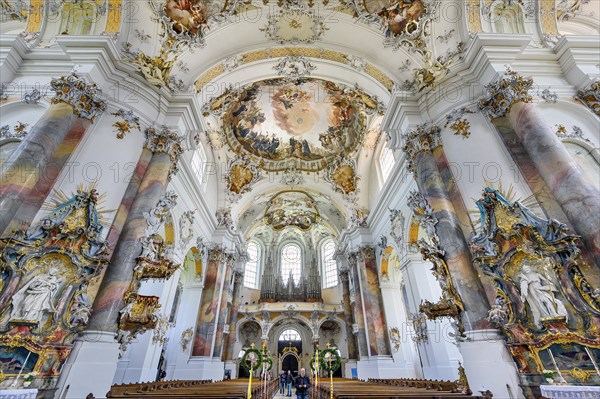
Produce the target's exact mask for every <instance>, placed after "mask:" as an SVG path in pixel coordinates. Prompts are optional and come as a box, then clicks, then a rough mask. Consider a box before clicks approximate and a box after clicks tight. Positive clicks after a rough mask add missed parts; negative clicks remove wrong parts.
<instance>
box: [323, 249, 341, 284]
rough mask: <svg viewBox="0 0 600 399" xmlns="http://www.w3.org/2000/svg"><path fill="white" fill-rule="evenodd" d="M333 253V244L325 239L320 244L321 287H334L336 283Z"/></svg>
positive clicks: (335, 266)
mask: <svg viewBox="0 0 600 399" xmlns="http://www.w3.org/2000/svg"><path fill="white" fill-rule="evenodd" d="M334 253H335V244H334V243H333V241H331V240H327V241H325V242H324V243H323V246H321V267H322V268H323V288H330V287H334V286H336V285H337V284H338V277H337V265H336V262H335V259H333V254H334Z"/></svg>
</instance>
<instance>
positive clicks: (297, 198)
mask: <svg viewBox="0 0 600 399" xmlns="http://www.w3.org/2000/svg"><path fill="white" fill-rule="evenodd" d="M318 221H319V211H318V209H317V207H316V206H315V201H314V200H313V198H312V197H311V196H309V195H308V194H306V193H304V192H301V191H283V192H280V193H278V194H276V195H275V196H273V198H271V200H270V201H269V205H268V206H267V209H266V210H265V223H266V224H267V225H269V226H271V227H272V228H273V229H274V230H276V231H279V230H283V229H284V228H286V227H288V226H291V227H297V228H299V229H300V230H310V228H311V227H312V226H313V224H315V223H317V222H318Z"/></svg>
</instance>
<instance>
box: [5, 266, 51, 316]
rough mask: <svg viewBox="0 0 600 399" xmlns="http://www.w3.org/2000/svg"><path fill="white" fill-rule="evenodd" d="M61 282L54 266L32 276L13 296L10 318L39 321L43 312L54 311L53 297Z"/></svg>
mask: <svg viewBox="0 0 600 399" xmlns="http://www.w3.org/2000/svg"><path fill="white" fill-rule="evenodd" d="M61 282H62V277H61V276H60V275H59V269H58V267H56V266H51V267H50V268H49V269H48V272H47V273H44V274H40V275H37V276H35V277H34V278H32V279H31V281H29V282H28V283H27V284H25V285H24V286H23V287H21V289H20V290H19V291H17V293H16V294H15V295H14V296H13V299H12V304H13V307H12V310H11V313H10V320H27V321H35V322H40V321H42V317H44V313H45V312H56V309H55V308H54V304H53V299H54V295H55V294H56V292H57V291H58V289H59V287H60V283H61Z"/></svg>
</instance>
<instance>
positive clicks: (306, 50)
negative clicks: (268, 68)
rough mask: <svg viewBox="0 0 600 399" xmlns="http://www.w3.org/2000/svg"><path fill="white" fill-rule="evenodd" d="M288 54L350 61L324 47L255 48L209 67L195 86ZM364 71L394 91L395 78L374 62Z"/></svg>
mask: <svg viewBox="0 0 600 399" xmlns="http://www.w3.org/2000/svg"><path fill="white" fill-rule="evenodd" d="M286 56H293V57H300V56H302V57H307V58H318V59H320V60H327V61H331V62H337V63H341V64H347V62H348V59H347V54H345V53H343V52H340V51H334V50H326V49H322V48H313V47H279V48H270V49H264V50H263V49H261V50H254V51H249V52H247V53H243V54H236V55H235V56H232V57H230V58H227V59H226V60H225V61H223V62H222V63H220V64H217V65H215V66H214V67H212V68H210V69H208V70H207V71H206V72H204V73H203V74H202V75H200V76H199V77H198V78H197V79H196V81H195V83H194V86H195V88H196V91H201V90H202V89H203V88H204V87H205V86H206V85H207V84H209V83H210V82H211V81H213V80H215V79H216V78H218V77H220V76H222V75H223V74H224V73H226V72H230V71H231V70H233V69H235V68H238V67H240V66H241V65H246V64H250V63H252V62H257V61H261V60H266V59H272V58H281V57H286ZM362 72H363V73H364V74H365V75H368V76H370V77H372V78H373V79H374V80H376V81H377V82H378V83H379V84H381V85H382V86H383V87H385V88H386V90H387V91H389V92H391V91H392V89H393V87H394V80H393V79H392V78H391V77H390V76H389V75H388V74H386V73H385V72H383V71H382V70H380V69H378V68H377V67H375V66H374V65H373V64H370V63H368V62H366V63H365V65H364V69H363V70H362Z"/></svg>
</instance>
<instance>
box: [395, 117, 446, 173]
mask: <svg viewBox="0 0 600 399" xmlns="http://www.w3.org/2000/svg"><path fill="white" fill-rule="evenodd" d="M402 140H403V145H402V151H404V153H406V155H407V168H408V170H410V171H411V172H413V173H414V172H415V157H416V156H417V154H418V153H420V152H423V151H425V152H431V151H433V149H435V148H437V147H439V146H440V145H441V144H442V141H441V138H440V128H439V127H438V126H436V125H427V124H421V125H418V126H417V127H416V128H415V129H413V130H410V131H408V132H405V133H403V134H402Z"/></svg>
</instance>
